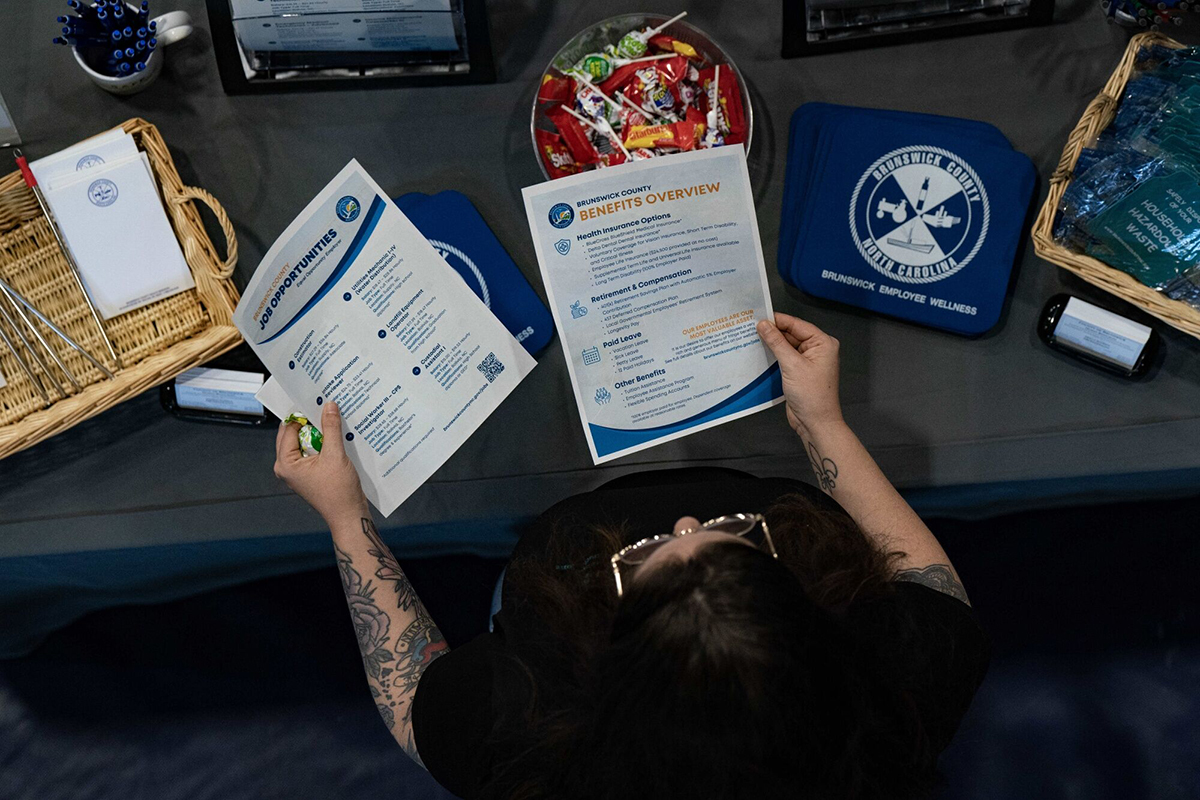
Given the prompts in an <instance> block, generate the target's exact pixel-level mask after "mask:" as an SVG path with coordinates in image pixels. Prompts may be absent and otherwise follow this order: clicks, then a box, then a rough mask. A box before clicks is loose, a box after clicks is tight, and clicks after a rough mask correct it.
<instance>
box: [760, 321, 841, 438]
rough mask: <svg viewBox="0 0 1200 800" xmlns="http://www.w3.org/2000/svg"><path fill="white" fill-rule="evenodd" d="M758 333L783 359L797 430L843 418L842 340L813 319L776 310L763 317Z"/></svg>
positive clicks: (789, 404)
mask: <svg viewBox="0 0 1200 800" xmlns="http://www.w3.org/2000/svg"><path fill="white" fill-rule="evenodd" d="M758 335H759V336H760V337H761V338H762V340H763V343H764V344H766V346H767V347H769V348H771V352H772V353H774V354H775V358H776V359H778V360H779V370H780V372H781V373H782V374H783V396H784V400H785V401H786V403H787V421H788V424H789V425H791V426H792V430H794V431H796V433H801V434H802V433H804V432H805V431H806V430H811V429H812V428H814V427H815V426H818V425H824V424H828V423H831V422H833V423H836V422H840V421H841V419H842V406H841V402H840V401H839V400H838V340H837V339H835V338H833V337H832V336H830V335H829V334H827V333H825V332H824V331H822V330H821V329H820V328H818V327H817V326H816V325H813V324H812V323H811V322H805V321H804V320H802V319H797V318H796V317H792V316H789V315H787V314H776V315H775V324H774V325H772V324H771V323H770V322H769V321H767V320H765V319H764V320H759V323H758Z"/></svg>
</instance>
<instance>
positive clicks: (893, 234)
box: [779, 103, 1036, 335]
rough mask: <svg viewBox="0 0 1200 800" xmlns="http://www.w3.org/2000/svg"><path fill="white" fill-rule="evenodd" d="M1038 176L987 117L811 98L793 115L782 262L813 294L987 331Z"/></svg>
mask: <svg viewBox="0 0 1200 800" xmlns="http://www.w3.org/2000/svg"><path fill="white" fill-rule="evenodd" d="M1035 181H1036V176H1035V173H1034V169H1033V164H1032V163H1031V162H1030V161H1029V159H1028V158H1027V157H1026V156H1024V155H1022V154H1021V153H1018V152H1016V151H1015V150H1013V149H1012V146H1011V145H1010V144H1009V142H1008V140H1007V139H1006V138H1005V137H1004V134H1002V133H1001V132H1000V131H999V130H997V129H996V128H995V127H993V126H991V125H988V124H985V123H982V122H975V121H972V120H965V119H954V118H952V117H938V116H932V115H929V114H911V113H904V112H899V111H883V110H876V109H868V108H851V107H848V106H836V105H829V104H826V103H806V104H805V105H802V106H800V108H798V109H796V112H795V113H794V114H793V115H792V124H791V131H790V135H789V141H788V161H787V175H786V179H785V184H784V196H783V217H782V220H781V223H780V230H779V272H780V274H781V275H782V276H783V279H784V280H786V281H787V282H788V283H791V284H793V285H797V286H799V287H800V288H802V289H804V291H806V292H808V293H809V294H812V295H815V296H817V297H824V298H826V299H829V300H836V301H838V302H842V303H849V304H851V305H855V306H860V307H862V308H866V309H870V310H872V311H877V312H880V313H882V314H888V315H891V316H894V317H899V318H901V319H906V320H910V321H912V322H916V323H918V324H921V325H928V326H930V327H934V328H940V329H942V330H947V331H952V332H954V333H960V334H964V335H977V334H981V333H984V332H985V331H987V330H988V329H989V328H991V327H992V326H993V325H995V324H996V321H997V320H998V319H999V317H1000V310H1001V308H1002V306H1003V305H1004V296H1005V293H1006V291H1007V287H1008V279H1009V275H1010V274H1011V272H1012V267H1013V261H1014V259H1015V258H1016V252H1017V246H1018V244H1019V242H1020V238H1021V235H1022V226H1023V225H1024V221H1025V216H1026V212H1027V211H1028V209H1029V203H1030V200H1031V199H1032V197H1033V190H1034V184H1035Z"/></svg>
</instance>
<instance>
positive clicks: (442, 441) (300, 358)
mask: <svg viewBox="0 0 1200 800" xmlns="http://www.w3.org/2000/svg"><path fill="white" fill-rule="evenodd" d="M234 324H235V325H237V327H238V330H240V331H241V332H242V334H243V335H244V336H245V337H246V341H247V342H249V344H250V346H251V347H252V348H254V352H255V353H257V354H258V357H259V358H260V359H262V362H263V363H264V364H265V365H266V366H267V369H269V370H270V372H271V374H272V375H273V376H274V378H275V379H276V380H277V381H278V382H279V384H280V385H281V386H282V387H283V389H284V391H285V392H286V393H287V395H288V397H290V398H291V400H292V401H293V402H294V403H295V410H296V411H299V412H302V413H303V414H305V415H307V416H308V417H309V419H312V420H314V421H319V420H320V418H321V406H322V405H323V404H324V403H326V402H328V401H330V400H334V401H337V404H338V407H339V408H340V409H341V411H342V417H343V420H344V434H343V435H344V436H345V440H346V442H345V444H346V453H347V454H348V455H349V456H350V460H351V461H353V462H354V466H355V467H357V468H358V474H359V476H360V477H361V478H362V481H363V490H364V491H365V492H366V495H367V498H368V499H369V500H370V501H371V502H372V503H374V504H375V506H376V507H377V508H378V509H379V510H380V511H382V512H383V513H384V514H385V515H386V514H390V513H392V511H394V510H395V509H396V508H397V507H398V506H399V505H400V504H401V503H403V502H404V501H405V500H406V499H407V498H408V496H409V495H411V494H412V493H413V492H414V491H416V489H417V488H418V487H419V486H420V485H421V484H422V483H424V482H425V481H426V480H427V479H428V478H429V476H430V475H432V474H433V473H434V471H435V470H437V468H438V467H440V466H441V465H442V464H443V463H444V462H445V461H446V459H448V458H449V457H450V456H451V455H452V454H453V453H454V451H455V450H457V449H458V447H459V446H460V445H461V444H462V443H463V442H465V441H466V440H467V438H468V437H469V436H470V435H471V434H472V433H473V432H474V431H475V429H476V428H478V427H479V425H480V424H481V423H482V422H483V421H484V420H485V419H487V417H488V415H489V414H491V413H492V411H493V410H494V409H495V408H496V407H497V406H498V405H500V402H501V401H502V400H504V398H505V397H506V396H508V394H509V392H511V391H512V390H513V388H514V387H516V385H517V384H518V383H520V382H521V380H522V379H523V378H524V377H525V376H526V375H528V374H529V372H530V370H532V369H533V367H534V366H535V365H536V362H535V361H534V360H533V359H532V358H531V357H530V356H529V354H528V353H526V352H525V348H524V347H522V346H521V345H520V344H519V343H518V342H517V340H516V339H514V338H513V336H512V334H510V333H509V332H508V331H507V330H506V329H505V328H504V326H503V325H501V324H500V322H499V320H497V319H496V318H495V316H493V315H492V313H491V312H490V311H488V309H487V307H486V306H485V305H484V304H483V303H482V302H480V300H479V298H477V297H476V296H475V294H474V293H473V292H472V291H471V290H470V288H469V287H468V286H467V285H466V284H465V283H464V282H463V280H462V278H460V277H459V276H458V273H456V272H455V271H454V269H453V268H452V267H451V266H450V265H449V264H447V263H446V262H445V261H444V260H443V259H442V258H441V256H439V255H438V254H437V252H435V251H434V249H433V248H432V247H431V246H430V244H429V242H428V241H426V239H425V237H424V236H422V235H421V233H420V232H419V231H418V230H417V229H416V227H414V226H413V224H412V223H411V222H409V221H408V218H407V217H405V216H404V215H403V214H402V213H401V212H400V211H399V209H397V208H396V207H395V205H393V204H392V202H391V201H390V200H388V196H387V194H385V193H384V191H383V190H382V189H380V188H379V185H378V184H376V183H375V181H373V180H371V177H370V176H369V175H367V173H366V172H365V171H364V170H363V169H362V168H361V167H360V166H359V164H358V162H357V161H351V162H350V163H349V164H348V165H346V167H345V169H343V170H342V171H341V172H340V173H338V175H337V177H336V178H334V179H333V180H332V181H331V182H330V183H329V185H328V186H326V187H325V189H324V190H322V191H321V193H320V194H319V195H317V197H316V198H315V199H314V200H313V201H312V202H311V203H309V204H308V207H307V208H305V209H304V211H303V213H301V214H300V216H299V217H297V218H296V219H295V221H293V222H292V224H291V225H290V226H288V228H287V230H285V231H284V232H283V234H282V235H281V236H280V237H279V239H277V240H276V242H275V244H274V245H272V247H271V249H270V250H269V251H268V252H267V255H266V256H265V257H264V258H263V260H262V263H260V264H259V265H258V269H257V270H256V271H255V273H254V277H253V278H251V280H250V285H249V286H248V287H247V288H246V292H245V294H243V295H242V300H241V302H240V303H238V307H237V310H236V311H235V312H234Z"/></svg>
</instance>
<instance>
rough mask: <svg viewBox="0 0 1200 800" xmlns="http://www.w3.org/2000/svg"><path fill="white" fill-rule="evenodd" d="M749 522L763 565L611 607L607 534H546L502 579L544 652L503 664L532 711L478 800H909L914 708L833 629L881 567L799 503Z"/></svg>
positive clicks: (724, 555)
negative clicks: (519, 681) (524, 690)
mask: <svg viewBox="0 0 1200 800" xmlns="http://www.w3.org/2000/svg"><path fill="white" fill-rule="evenodd" d="M765 516H766V518H767V520H768V522H769V524H770V526H771V533H772V537H773V539H774V542H775V546H776V549H777V551H778V553H779V559H778V560H774V559H771V558H770V557H769V556H768V555H766V554H764V553H762V552H761V551H757V550H752V549H750V548H746V547H743V546H741V545H737V544H734V543H718V544H714V545H710V546H708V547H705V548H703V549H701V550H699V551H697V552H696V554H694V555H693V557H692V558H690V559H688V560H687V561H685V562H681V563H680V564H679V565H672V566H671V567H670V568H663V569H659V570H655V571H654V572H653V573H650V574H648V575H646V576H644V577H639V580H637V581H635V582H632V583H631V585H630V586H629V587H628V588H627V590H626V593H625V595H624V596H623V597H622V598H620V599H619V600H618V598H617V596H616V591H615V586H614V583H613V580H612V573H611V569H610V568H609V560H608V556H609V555H610V554H611V553H613V552H615V551H616V550H618V549H620V548H621V547H622V546H623V545H624V544H626V543H627V542H628V537H627V535H625V531H624V530H622V529H621V528H620V527H594V526H589V525H586V524H583V523H582V522H581V521H578V520H560V521H559V523H558V529H557V531H556V533H557V534H558V535H555V536H552V537H551V546H550V548H549V552H547V553H545V554H544V555H539V556H537V557H536V558H523V559H518V560H515V561H514V562H513V563H512V564H510V566H509V573H508V576H509V577H508V579H507V580H508V583H509V587H510V589H509V592H508V593H507V594H506V597H505V603H506V604H507V603H508V602H509V601H510V599H512V600H513V602H517V603H520V604H522V605H525V606H526V608H525V609H523V610H524V611H525V612H527V613H533V614H536V615H537V616H538V617H539V618H540V620H541V621H542V622H543V623H544V625H545V626H546V628H547V629H548V631H549V632H550V635H549V636H548V637H547V641H546V642H545V645H546V647H547V648H548V650H549V652H546V653H543V654H539V658H538V659H537V663H536V664H535V663H532V662H527V661H523V660H522V659H520V658H519V656H518V657H516V659H517V662H518V663H517V666H518V667H519V668H520V669H521V670H522V672H523V674H525V675H526V676H527V677H528V680H529V684H530V693H529V697H530V702H529V705H528V708H527V709H526V711H525V713H524V715H523V717H522V718H521V719H520V720H507V721H506V722H505V723H504V724H502V725H501V726H499V727H498V732H499V731H503V736H502V737H501V735H500V734H499V733H498V734H497V738H496V739H495V741H494V742H493V744H494V746H495V751H496V752H497V753H500V754H503V756H502V757H501V759H500V762H499V763H498V764H496V766H495V769H494V771H493V774H492V776H491V779H490V781H489V783H488V784H487V786H486V787H485V789H484V796H486V797H491V798H505V800H516V799H517V798H520V799H522V800H526V799H527V800H533V799H534V798H551V797H554V798H557V797H572V798H592V799H594V800H618V799H620V800H624V799H625V798H635V797H655V798H659V799H661V800H670V798H676V797H679V798H683V797H698V796H709V797H717V796H720V797H747V798H748V797H755V798H774V797H820V798H824V797H829V798H833V797H837V798H839V800H845V799H846V798H850V799H853V798H859V797H863V798H865V797H909V796H914V795H918V794H920V793H921V792H922V791H923V790H924V789H925V788H926V787H927V786H928V784H929V781H930V779H931V777H932V758H931V756H929V753H928V747H927V745H926V743H925V742H924V741H923V740H922V737H921V735H920V726H919V724H917V723H916V721H915V720H914V719H913V714H912V704H911V702H909V701H908V700H907V698H905V697H903V696H899V695H896V694H895V693H894V692H891V691H890V690H889V689H888V688H887V682H886V681H885V680H880V676H879V675H877V674H875V672H874V671H873V668H872V665H871V664H870V663H869V661H868V660H867V659H865V658H864V657H863V654H862V652H861V649H860V648H859V646H858V644H857V643H856V642H855V640H854V638H853V636H852V635H850V633H849V631H848V630H847V625H846V620H847V615H848V612H849V610H850V609H851V608H853V607H854V606H855V605H856V604H859V603H865V602H870V601H871V600H874V599H878V598H881V597H884V596H886V595H888V594H889V593H890V592H892V591H893V589H892V583H891V577H892V575H893V573H894V560H895V557H896V554H889V553H885V552H883V551H881V550H880V549H879V548H877V547H876V546H874V545H873V544H872V543H871V541H870V540H868V539H867V538H866V537H865V536H864V535H863V534H862V532H861V531H860V530H859V529H858V528H857V526H855V524H854V523H853V521H852V520H851V519H850V518H849V517H848V516H846V515H845V514H844V513H843V512H841V511H840V509H837V508H836V507H835V506H832V505H831V504H824V503H817V502H814V501H813V500H811V499H809V498H808V497H806V496H804V495H802V494H794V495H789V496H786V497H784V498H782V499H781V500H779V501H778V502H777V503H775V504H774V505H773V506H772V507H771V508H770V509H768V510H767V511H766V512H765ZM568 565H569V568H564V567H567V566H568ZM550 684H553V685H552V686H551V685H550Z"/></svg>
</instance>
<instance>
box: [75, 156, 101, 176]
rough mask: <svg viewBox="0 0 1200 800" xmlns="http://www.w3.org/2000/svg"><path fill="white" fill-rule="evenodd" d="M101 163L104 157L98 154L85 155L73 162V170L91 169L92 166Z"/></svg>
mask: <svg viewBox="0 0 1200 800" xmlns="http://www.w3.org/2000/svg"><path fill="white" fill-rule="evenodd" d="M103 163H104V159H103V158H101V157H100V156H97V155H86V156H84V157H83V158H81V159H79V160H78V161H76V162H75V171H76V172H78V171H79V170H81V169H91V168H92V167H98V166H100V165H101V164H103Z"/></svg>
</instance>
